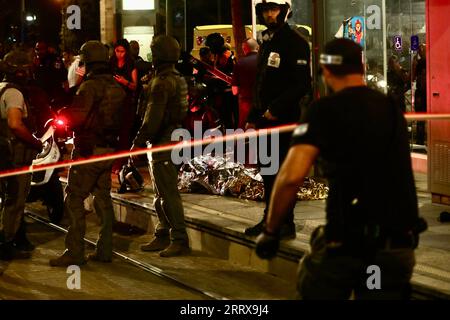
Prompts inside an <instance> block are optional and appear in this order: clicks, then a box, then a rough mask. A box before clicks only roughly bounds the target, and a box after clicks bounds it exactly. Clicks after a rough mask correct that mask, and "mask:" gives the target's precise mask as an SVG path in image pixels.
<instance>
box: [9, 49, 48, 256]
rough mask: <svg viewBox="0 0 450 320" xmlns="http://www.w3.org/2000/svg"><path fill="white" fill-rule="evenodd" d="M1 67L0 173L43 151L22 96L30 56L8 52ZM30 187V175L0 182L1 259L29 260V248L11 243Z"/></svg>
mask: <svg viewBox="0 0 450 320" xmlns="http://www.w3.org/2000/svg"><path fill="white" fill-rule="evenodd" d="M2 64H3V67H4V71H5V79H4V81H3V82H2V83H0V116H1V117H0V118H1V120H0V157H1V160H0V171H2V170H5V169H17V168H21V167H24V166H29V165H31V163H32V161H33V159H34V157H35V156H36V155H37V153H38V152H39V151H40V150H42V142H41V141H40V140H39V139H37V138H36V137H34V136H33V135H32V133H33V131H34V129H35V125H34V123H33V122H34V121H33V115H32V112H31V110H30V106H29V104H28V103H27V102H26V98H25V97H24V95H23V93H22V91H23V90H24V86H26V85H27V84H28V81H29V80H30V79H31V65H32V60H31V56H30V55H29V54H28V53H27V52H25V51H24V50H20V49H17V50H15V51H12V52H10V53H8V54H7V55H6V56H5V59H4V61H3V62H2ZM30 184H31V175H30V174H21V175H16V176H11V177H7V178H2V179H0V192H1V193H2V195H1V196H2V198H3V201H4V202H3V203H1V215H0V260H12V259H19V258H29V257H30V252H29V251H31V250H32V249H30V250H28V249H27V250H24V249H23V248H19V247H18V246H17V245H15V244H14V240H15V237H16V235H17V233H18V230H19V227H20V224H21V221H22V219H23V214H24V209H25V202H26V199H27V196H28V193H29V191H30ZM23 236H25V235H23Z"/></svg>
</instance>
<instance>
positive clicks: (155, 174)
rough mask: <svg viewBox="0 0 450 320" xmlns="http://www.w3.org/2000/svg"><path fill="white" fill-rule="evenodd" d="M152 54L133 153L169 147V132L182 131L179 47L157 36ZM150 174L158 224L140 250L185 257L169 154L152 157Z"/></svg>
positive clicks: (183, 231)
mask: <svg viewBox="0 0 450 320" xmlns="http://www.w3.org/2000/svg"><path fill="white" fill-rule="evenodd" d="M151 51H152V56H153V64H154V67H155V70H156V71H155V76H154V77H153V79H152V81H151V83H150V85H149V88H148V90H149V93H148V97H149V102H148V105H147V111H146V113H145V118H144V123H143V124H142V127H141V129H140V130H139V132H138V134H137V136H136V138H135V139H134V142H133V147H132V150H133V149H134V148H135V147H136V146H144V145H145V143H146V142H147V144H151V145H153V146H156V145H161V144H167V143H170V142H171V135H172V131H173V130H175V129H177V128H180V127H181V124H182V122H183V119H184V117H185V115H186V112H187V85H186V81H185V80H184V78H183V76H182V75H181V74H180V73H179V72H178V71H177V70H176V69H175V63H176V62H177V61H178V58H179V56H180V45H179V44H178V42H177V41H176V40H175V39H174V38H173V37H170V36H158V37H156V38H154V39H153V42H152V44H151ZM150 174H151V177H152V182H153V186H154V190H155V200H154V205H155V209H156V212H157V214H158V219H159V224H158V226H157V227H156V232H155V237H154V239H153V240H152V241H151V242H150V243H148V244H146V245H143V246H142V247H141V249H142V250H143V251H161V252H160V254H159V255H160V256H161V257H172V256H179V255H183V254H187V253H189V252H190V248H189V239H188V235H187V233H186V225H185V222H184V210H183V204H182V202H181V197H180V194H179V192H178V188H177V181H178V174H177V170H176V168H175V166H174V164H173V163H172V161H171V159H170V152H166V153H154V154H153V155H152V160H151V162H150Z"/></svg>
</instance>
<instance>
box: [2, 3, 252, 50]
mask: <svg viewBox="0 0 450 320" xmlns="http://www.w3.org/2000/svg"><path fill="white" fill-rule="evenodd" d="M20 2H21V0H0V8H1V9H0V40H4V39H5V38H6V37H7V36H8V35H9V34H10V33H11V32H10V25H16V26H18V27H19V28H18V30H17V32H16V37H17V38H19V39H20V23H19V21H20V20H19V16H20ZM25 2H26V9H27V10H26V11H27V13H30V14H34V15H36V17H37V21H36V22H35V23H34V25H29V26H28V31H29V33H30V37H29V39H28V41H29V42H31V43H32V42H35V40H37V39H38V38H40V39H44V40H46V41H48V42H50V43H53V44H55V45H57V44H58V42H59V41H60V40H59V32H60V28H61V3H62V2H63V1H61V0H25ZM241 2H242V6H243V8H249V7H250V4H251V0H242V1H241ZM188 4H189V8H188V12H187V13H188V17H187V22H188V27H189V30H190V31H191V30H192V28H193V27H194V26H196V25H204V24H217V23H231V10H230V1H229V0H189V2H188ZM218 5H220V7H221V10H220V11H219V10H217V9H218ZM243 18H244V23H246V24H250V23H251V17H250V10H245V9H244V10H243ZM188 34H189V32H188ZM191 37H192V36H191ZM189 40H190V41H189V43H191V42H192V39H189Z"/></svg>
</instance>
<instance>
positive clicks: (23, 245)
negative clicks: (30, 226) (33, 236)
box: [13, 220, 36, 252]
mask: <svg viewBox="0 0 450 320" xmlns="http://www.w3.org/2000/svg"><path fill="white" fill-rule="evenodd" d="M13 242H14V246H15V247H16V249H17V250H19V251H29V252H31V251H33V250H34V249H35V248H36V246H35V245H34V244H32V243H31V242H30V240H28V237H27V233H26V231H25V221H23V220H22V222H21V223H20V227H19V229H18V230H17V232H16V235H15V237H14V240H13Z"/></svg>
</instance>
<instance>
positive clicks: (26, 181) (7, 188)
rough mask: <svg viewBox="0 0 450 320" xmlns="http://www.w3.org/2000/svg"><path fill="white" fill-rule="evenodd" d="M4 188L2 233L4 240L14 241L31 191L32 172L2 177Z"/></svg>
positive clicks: (0, 219) (0, 222)
mask: <svg viewBox="0 0 450 320" xmlns="http://www.w3.org/2000/svg"><path fill="white" fill-rule="evenodd" d="M1 180H2V181H1V182H0V183H1V184H2V188H3V189H4V190H3V192H4V196H5V199H4V203H2V210H1V217H0V233H1V234H2V235H3V238H4V239H2V241H4V242H10V241H13V239H14V236H15V235H16V233H17V230H18V229H19V227H20V223H21V221H22V218H23V214H24V210H25V202H26V200H27V197H28V193H29V192H30V183H31V174H22V175H18V176H12V177H7V178H3V179H1Z"/></svg>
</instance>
